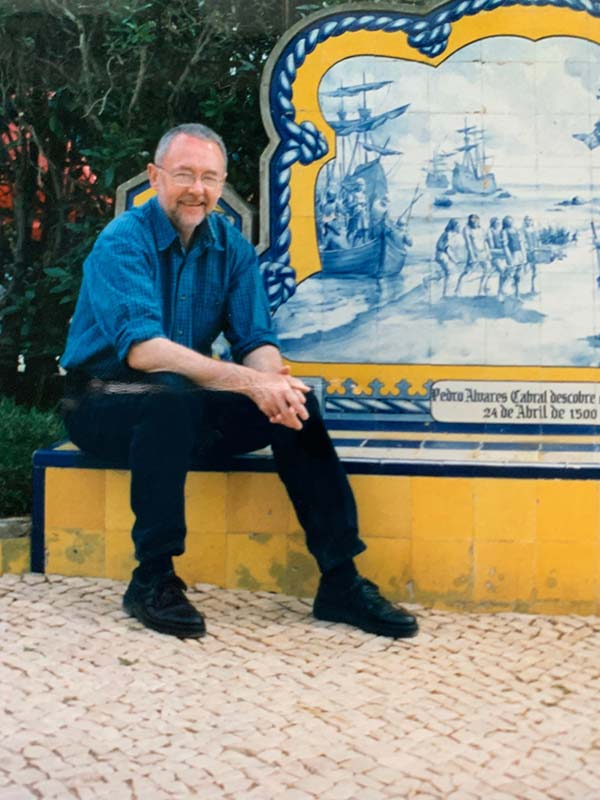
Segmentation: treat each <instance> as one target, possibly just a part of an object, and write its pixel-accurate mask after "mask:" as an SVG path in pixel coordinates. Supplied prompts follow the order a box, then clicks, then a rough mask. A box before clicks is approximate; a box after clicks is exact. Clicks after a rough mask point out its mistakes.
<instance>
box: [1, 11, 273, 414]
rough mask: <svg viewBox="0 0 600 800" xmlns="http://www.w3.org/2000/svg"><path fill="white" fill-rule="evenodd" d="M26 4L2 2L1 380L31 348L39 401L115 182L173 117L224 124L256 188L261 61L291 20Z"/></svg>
mask: <svg viewBox="0 0 600 800" xmlns="http://www.w3.org/2000/svg"><path fill="white" fill-rule="evenodd" d="M23 7H24V4H23V2H14V3H13V4H11V3H6V2H4V4H3V5H2V7H1V9H0V39H1V41H2V43H3V46H2V48H1V49H0V137H1V140H0V334H1V336H0V390H3V391H5V392H9V393H10V392H11V391H14V388H15V381H16V378H17V358H18V356H19V354H23V355H24V357H25V362H26V364H27V371H28V372H29V373H30V377H33V378H34V383H35V386H36V387H37V391H34V392H33V395H32V396H31V397H30V399H31V400H33V401H36V400H38V401H39V400H41V397H40V393H42V394H43V388H42V386H43V379H44V376H45V375H46V374H47V373H48V372H49V371H54V370H55V368H56V357H57V355H58V354H60V352H61V349H62V346H63V344H64V337H65V332H66V328H67V324H68V320H69V317H70V315H71V313H72V310H73V304H74V300H75V298H76V294H77V290H78V285H79V281H80V275H81V264H82V261H83V259H84V257H85V254H86V252H87V251H88V250H89V248H90V246H91V243H92V241H93V239H94V238H95V236H96V235H97V233H98V231H99V230H100V229H101V228H102V227H103V226H104V225H105V224H106V222H107V221H108V219H109V218H110V217H111V215H112V213H113V208H112V206H113V197H114V190H115V187H116V186H117V185H118V184H119V183H120V182H122V181H123V180H126V179H127V178H129V177H131V176H132V175H134V174H136V173H137V172H139V171H140V170H142V169H143V168H144V166H145V164H146V163H147V162H148V160H149V159H150V153H151V150H152V147H153V146H154V144H155V143H156V141H157V140H158V138H159V137H160V135H161V134H162V133H163V132H164V131H165V130H166V129H167V128H168V127H170V126H172V125H174V124H177V123H179V122H183V121H203V122H205V123H207V124H208V125H211V126H212V127H214V128H215V129H217V130H219V131H220V132H222V133H223V135H224V137H225V139H226V140H227V142H228V144H229V147H230V151H231V152H230V170H229V171H230V180H231V181H232V182H233V183H234V185H235V186H236V187H237V188H238V191H240V192H241V193H242V194H243V195H245V196H246V197H247V198H248V199H249V200H252V199H254V198H255V196H256V193H257V183H258V163H259V156H260V152H261V150H262V149H263V147H264V145H265V134H264V131H263V129H262V125H261V120H260V113H259V107H258V86H259V79H260V72H261V69H262V66H263V64H264V62H265V60H266V58H267V56H268V53H269V51H270V50H271V48H272V46H273V44H274V42H275V41H276V39H277V38H278V36H279V34H280V32H281V29H282V25H283V22H284V20H283V19H282V14H281V3H280V2H273V0H258V2H253V3H252V4H249V3H244V4H241V3H240V4H237V3H236V2H235V0H231V1H230V2H218V3H212V4H211V3H209V2H203V0H155V1H154V2H147V1H145V0H130V1H129V2H119V3H116V2H114V1H113V0H94V2H90V0H86V1H85V2H77V3H75V2H70V0H39V1H38V2H37V3H29V4H28V7H27V10H23ZM274 11H276V12H278V13H274ZM257 20H260V24H257ZM30 383H31V381H30ZM29 388H30V390H31V388H32V387H31V386H30V387H29ZM30 394H31V391H30Z"/></svg>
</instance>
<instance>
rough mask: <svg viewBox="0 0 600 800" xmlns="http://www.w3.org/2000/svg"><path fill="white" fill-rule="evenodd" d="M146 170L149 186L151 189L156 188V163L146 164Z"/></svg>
mask: <svg viewBox="0 0 600 800" xmlns="http://www.w3.org/2000/svg"><path fill="white" fill-rule="evenodd" d="M146 171H147V173H148V180H149V181H150V186H151V187H152V188H153V189H156V183H157V181H158V173H159V170H158V168H157V166H156V164H152V163H150V164H148V165H147V167H146Z"/></svg>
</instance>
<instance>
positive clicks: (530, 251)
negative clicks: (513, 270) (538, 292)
mask: <svg viewBox="0 0 600 800" xmlns="http://www.w3.org/2000/svg"><path fill="white" fill-rule="evenodd" d="M522 234H523V244H524V245H525V254H526V262H525V267H524V272H527V273H529V277H530V279H531V289H530V290H531V293H532V294H535V280H536V277H537V257H538V248H539V246H540V239H539V236H538V232H537V230H536V227H535V223H534V221H533V219H532V218H531V217H530V216H526V217H525V218H524V219H523V228H522Z"/></svg>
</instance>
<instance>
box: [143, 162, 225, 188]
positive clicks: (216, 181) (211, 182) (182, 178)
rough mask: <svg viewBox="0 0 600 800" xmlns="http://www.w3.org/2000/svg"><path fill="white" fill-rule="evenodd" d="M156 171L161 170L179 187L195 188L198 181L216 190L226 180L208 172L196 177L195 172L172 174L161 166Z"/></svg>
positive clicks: (158, 165)
mask: <svg viewBox="0 0 600 800" xmlns="http://www.w3.org/2000/svg"><path fill="white" fill-rule="evenodd" d="M154 166H155V167H156V169H161V170H162V171H163V172H166V173H167V175H168V176H169V177H170V178H171V180H172V181H173V183H175V184H176V185H177V186H187V187H188V188H189V187H190V186H193V185H194V184H195V183H196V181H200V183H201V184H202V185H203V186H206V188H207V189H216V188H217V187H218V186H220V185H221V184H222V183H224V181H225V178H219V177H217V176H216V175H213V174H212V173H210V172H208V173H206V174H205V175H196V174H195V173H194V172H171V171H170V170H168V169H165V168H164V167H161V166H160V164H155V165H154Z"/></svg>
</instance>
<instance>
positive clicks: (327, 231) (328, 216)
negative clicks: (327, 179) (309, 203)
mask: <svg viewBox="0 0 600 800" xmlns="http://www.w3.org/2000/svg"><path fill="white" fill-rule="evenodd" d="M318 220H319V241H320V243H321V246H322V247H325V248H327V249H328V250H335V249H339V248H341V247H343V246H344V242H345V236H344V232H343V231H344V222H343V212H342V209H341V206H340V203H339V200H338V196H337V193H336V192H335V191H334V190H333V189H327V191H326V193H325V200H324V201H323V203H322V205H321V208H320V213H319V215H318Z"/></svg>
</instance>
